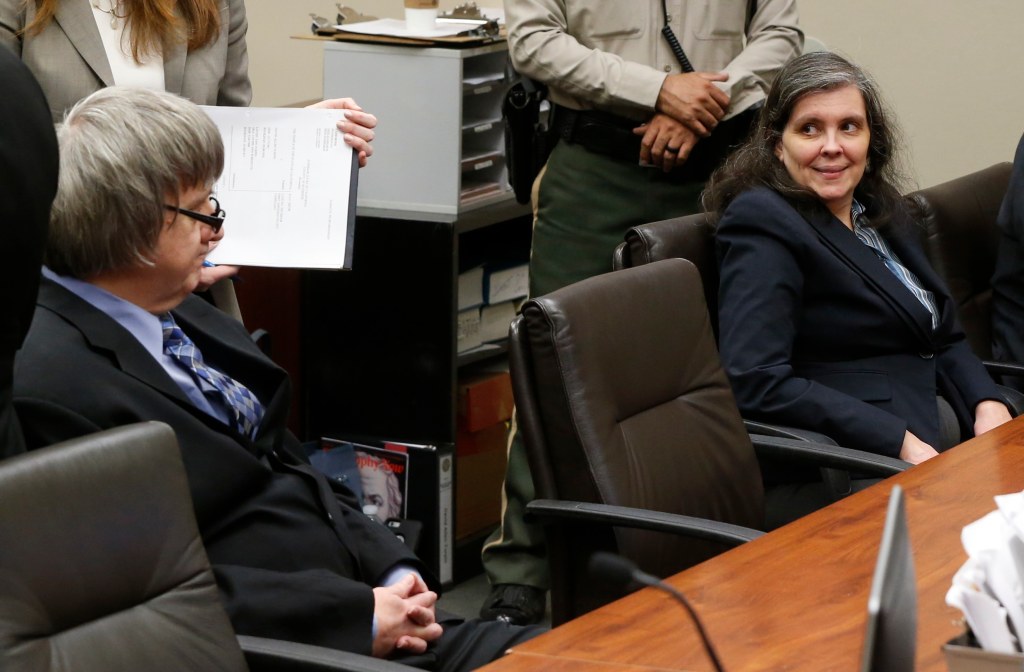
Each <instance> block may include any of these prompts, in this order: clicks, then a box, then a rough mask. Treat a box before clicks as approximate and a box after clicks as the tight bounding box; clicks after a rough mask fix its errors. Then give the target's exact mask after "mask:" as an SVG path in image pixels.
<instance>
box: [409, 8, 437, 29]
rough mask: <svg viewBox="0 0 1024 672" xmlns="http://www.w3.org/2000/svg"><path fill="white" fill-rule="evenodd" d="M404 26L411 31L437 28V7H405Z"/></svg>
mask: <svg viewBox="0 0 1024 672" xmlns="http://www.w3.org/2000/svg"><path fill="white" fill-rule="evenodd" d="M405 27H406V28H407V29H408V30H409V31H410V32H413V33H420V32H426V31H431V30H434V29H435V28H437V7H433V8H431V9H413V8H411V7H406V8H405Z"/></svg>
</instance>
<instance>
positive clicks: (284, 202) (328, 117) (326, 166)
mask: <svg viewBox="0 0 1024 672" xmlns="http://www.w3.org/2000/svg"><path fill="white" fill-rule="evenodd" d="M203 110H204V111H205V112H206V113H207V114H208V115H209V116H210V118H211V119H213V121H214V123H216V124H217V127H218V128H219V129H220V133H221V137H222V138H223V140H224V172H223V174H222V175H221V177H220V179H219V180H218V181H217V184H216V186H215V187H214V195H215V196H216V197H217V200H218V201H219V202H220V205H221V207H222V208H223V209H224V211H225V213H226V218H225V220H224V238H223V239H222V240H221V241H220V243H219V244H218V245H217V247H216V248H214V249H213V250H212V251H211V252H210V254H209V256H208V260H209V261H211V262H212V263H215V264H234V265H238V266H276V267H289V268H324V269H327V268H330V269H341V268H351V266H352V236H353V232H354V227H355V204H356V178H357V176H358V173H359V165H358V157H357V155H356V152H355V151H354V150H352V148H351V147H349V146H348V145H346V144H345V143H344V141H343V140H342V134H341V132H340V131H339V130H338V129H337V127H336V123H337V121H338V120H339V119H341V118H342V116H343V115H342V111H341V110H323V109H305V108H302V109H298V108H256V107H249V108H246V107H213V106H203Z"/></svg>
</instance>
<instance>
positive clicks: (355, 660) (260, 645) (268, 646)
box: [238, 635, 413, 672]
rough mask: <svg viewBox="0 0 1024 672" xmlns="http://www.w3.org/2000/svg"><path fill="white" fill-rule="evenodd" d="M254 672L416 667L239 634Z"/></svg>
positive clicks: (370, 671)
mask: <svg viewBox="0 0 1024 672" xmlns="http://www.w3.org/2000/svg"><path fill="white" fill-rule="evenodd" d="M238 644H239V646H241V647H242V653H244V654H245V662H246V663H248V664H249V669H250V670H251V672H328V671H332V672H411V671H412V669H413V668H411V667H408V666H406V665H400V664H398V663H395V662H391V661H389V660H381V659H379V658H371V657H370V656H363V655H360V654H358V653H351V652H349V651H339V650H338V649H328V648H326V647H323V646H313V645H311V644H299V643H298V642H286V641H283V640H280V639H267V638H265V637H250V636H248V635H238Z"/></svg>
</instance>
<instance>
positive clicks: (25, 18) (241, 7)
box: [0, 0, 377, 290]
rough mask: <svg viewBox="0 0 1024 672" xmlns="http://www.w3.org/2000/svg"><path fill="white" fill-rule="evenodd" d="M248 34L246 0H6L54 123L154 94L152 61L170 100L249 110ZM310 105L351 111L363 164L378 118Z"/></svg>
mask: <svg viewBox="0 0 1024 672" xmlns="http://www.w3.org/2000/svg"><path fill="white" fill-rule="evenodd" d="M108 23H109V25H110V29H111V30H110V31H107V30H106V25H107V24H108ZM101 25H102V31H101ZM247 31H248V22H247V21H246V18H245V3H244V1H243V0H0V43H2V44H3V45H5V46H6V47H8V48H9V49H11V50H12V51H13V52H14V53H15V54H16V55H17V56H18V57H19V58H21V60H22V62H23V63H25V65H27V66H28V68H29V70H31V71H32V74H34V75H35V77H36V80H38V82H39V84H40V86H41V87H42V89H43V93H44V94H45V95H46V99H47V101H48V102H49V105H50V112H51V114H52V115H53V120H54V121H55V122H59V121H61V119H63V117H64V114H65V112H66V111H67V110H69V109H70V108H71V107H72V106H73V105H74V104H75V103H77V102H78V101H79V100H81V99H83V98H85V97H86V96H88V95H89V94H91V93H93V92H94V91H96V90H98V89H101V88H103V87H106V86H113V85H116V84H129V85H141V86H144V87H145V88H156V87H154V86H153V83H154V81H156V82H159V73H154V72H152V71H150V73H149V74H148V75H145V74H144V75H142V78H141V80H140V79H134V78H135V77H136V75H135V74H134V73H133V72H132V70H133V68H134V66H137V65H139V66H141V65H142V64H144V63H147V62H149V63H153V64H155V65H154V67H157V68H159V65H161V64H162V69H163V82H162V85H163V88H164V90H166V91H168V92H169V93H174V94H177V95H179V96H182V97H183V98H187V99H189V100H191V101H192V102H193V103H196V104H198V105H225V106H238V107H245V106H248V105H249V103H250V101H251V100H252V85H251V84H250V82H249V57H248V53H247V51H246V46H245V34H246V32H247ZM101 32H102V33H103V34H101ZM122 52H123V53H122ZM154 59H156V60H154ZM116 73H121V74H120V76H119V77H120V78H119V77H116V76H115V74H116ZM147 78H148V79H147ZM123 80H128V81H123ZM140 81H142V82H143V83H142V84H139V82H140ZM312 107H324V108H331V109H341V110H345V118H344V119H342V120H340V121H339V122H338V130H340V131H341V132H342V133H343V134H344V136H343V137H344V140H345V143H346V144H348V145H350V146H352V147H353V148H354V149H355V150H356V151H357V152H358V153H359V165H360V166H365V165H366V161H367V158H368V157H369V156H370V155H371V154H372V153H373V148H372V147H371V145H370V143H371V142H372V140H373V138H374V131H373V128H374V127H375V126H376V124H377V119H376V117H374V116H373V115H372V114H369V113H367V112H364V111H363V110H362V108H361V107H359V105H357V104H356V102H355V101H353V100H352V99H351V98H336V99H333V100H325V101H321V102H319V103H316V104H315V105H313V106H312ZM237 272H238V269H237V267H235V266H218V267H215V268H204V269H203V273H202V281H201V283H200V289H203V290H205V289H207V288H209V287H210V286H211V285H213V284H214V283H216V282H218V281H219V280H222V279H224V278H228V277H230V276H232V275H234V274H235V273H237Z"/></svg>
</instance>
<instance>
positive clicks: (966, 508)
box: [486, 418, 1024, 672]
mask: <svg viewBox="0 0 1024 672" xmlns="http://www.w3.org/2000/svg"><path fill="white" fill-rule="evenodd" d="M896 483H898V484H900V485H901V486H902V487H903V489H904V491H905V494H906V504H907V520H908V525H909V528H910V538H911V543H912V545H913V552H914V564H915V568H916V572H917V588H918V635H917V669H918V670H946V663H945V658H944V654H943V652H942V648H941V647H942V645H943V644H944V643H945V642H947V641H948V640H949V639H951V638H953V637H954V636H956V635H957V634H959V633H961V632H962V631H963V625H962V623H961V615H960V612H959V611H957V610H956V609H953V608H950V607H947V606H946V604H945V594H946V591H947V590H948V588H949V586H950V581H951V579H952V577H953V574H954V572H956V570H957V569H958V568H959V567H960V565H961V564H962V563H963V562H964V560H965V559H966V554H965V553H964V551H963V547H962V545H961V544H960V531H961V529H962V528H963V527H964V526H965V525H967V524H968V523H970V522H972V521H975V520H977V519H978V518H980V517H982V516H983V515H985V514H986V513H988V512H990V511H993V510H995V508H996V504H995V502H994V501H993V499H992V498H993V496H995V495H1000V494H1007V493H1012V492H1019V491H1021V490H1024V418H1021V419H1017V420H1015V421H1013V422H1011V423H1008V424H1007V425H1004V426H1003V427H1000V428H998V429H996V430H995V431H993V432H990V433H989V434H986V435H984V436H981V437H979V438H977V439H974V440H972V441H969V442H967V443H965V444H963V445H961V446H958V447H956V448H954V449H952V450H950V451H948V452H946V453H943V454H942V455H940V456H939V457H937V458H934V459H932V460H930V461H928V462H926V463H925V464H922V465H919V466H917V467H914V468H913V469H910V470H908V471H906V472H905V473H902V474H900V475H898V476H894V477H892V478H890V479H888V480H886V481H884V482H882V483H880V484H879V485H876V486H873V487H871V488H868V489H867V490H864V491H863V492H860V493H857V494H855V495H852V496H850V497H847V498H846V499H844V500H842V501H840V502H837V503H836V504H833V505H832V506H829V507H827V508H825V509H822V510H821V511H817V512H815V513H814V514H811V515H809V516H806V517H805V518H802V519H800V520H798V521H796V522H794V523H791V524H789V525H787V526H785V527H783V528H780V529H778V530H776V531H774V532H772V533H771V534H767V535H765V536H764V537H761V538H760V539H757V540H756V541H753V542H750V543H748V544H745V545H743V546H741V547H738V548H735V549H733V550H731V551H729V552H727V553H724V554H722V555H720V556H718V557H716V558H713V559H711V560H709V561H707V562H704V563H702V564H700V565H698V566H696V567H693V568H691V569H688V570H686V571H684V572H681V573H679V574H677V575H676V576H674V577H672V578H671V579H669V580H668V581H669V583H670V584H672V585H673V586H675V587H676V588H678V589H680V590H682V591H683V592H684V593H685V594H686V595H687V597H689V598H690V600H691V601H692V602H693V605H694V608H695V609H696V610H697V612H698V613H699V614H700V615H701V618H702V620H703V622H704V625H705V627H706V628H707V630H708V634H709V636H710V638H711V640H712V642H714V644H715V646H716V649H717V650H718V654H719V656H720V658H721V660H722V664H723V665H724V667H725V669H726V670H729V671H730V672H736V671H737V670H744V671H748V670H773V671H779V670H814V671H815V672H821V671H823V670H856V669H858V666H859V661H860V651H861V646H862V644H863V639H864V625H865V620H866V605H867V599H868V590H869V587H870V585H871V579H872V574H873V572H874V566H875V559H876V556H877V553H878V545H879V542H880V540H881V537H882V525H883V522H884V519H885V511H886V505H887V503H888V499H889V490H890V488H891V486H892V485H893V484H896ZM711 669H712V668H711V664H710V662H709V661H708V660H707V658H706V657H705V654H704V652H703V649H702V648H701V645H700V641H699V639H698V637H697V634H696V632H695V630H694V628H693V626H692V625H691V623H690V621H689V620H688V618H687V617H686V614H685V612H684V611H683V610H682V608H681V607H678V606H676V605H675V604H674V603H672V602H671V601H670V600H669V598H668V597H667V596H665V595H664V594H662V593H661V592H659V591H655V590H653V589H649V588H648V589H644V590H642V591H639V592H637V593H634V594H632V595H630V596H628V597H625V598H623V599H621V600H619V601H617V602H615V603H613V604H610V605H608V606H606V607H603V608H602V609H598V610H596V611H594V612H591V613H589V614H586V615H585V616H582V617H580V618H578V619H576V620H574V621H571V622H569V623H566V624H564V625H562V626H561V627H559V628H556V629H555V630H553V631H552V632H550V633H547V634H545V635H543V636H541V637H538V638H537V639H534V640H532V641H530V642H527V643H525V644H523V645H521V646H519V647H516V648H515V649H513V651H512V653H511V654H510V655H508V656H506V657H505V658H503V659H501V660H499V661H497V662H495V663H492V664H491V665H489V666H487V668H486V670H488V672H513V671H520V670H545V672H563V671H564V672H569V671H572V672H642V671H646V672H652V671H658V670H692V671H697V670H711Z"/></svg>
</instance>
